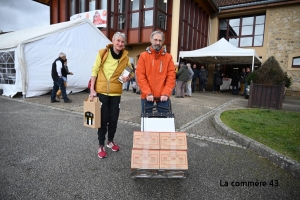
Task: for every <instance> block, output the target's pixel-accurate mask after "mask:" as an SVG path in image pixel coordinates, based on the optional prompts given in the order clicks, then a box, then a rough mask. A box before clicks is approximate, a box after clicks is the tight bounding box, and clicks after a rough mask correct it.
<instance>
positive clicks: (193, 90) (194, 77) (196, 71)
mask: <svg viewBox="0 0 300 200" xmlns="http://www.w3.org/2000/svg"><path fill="white" fill-rule="evenodd" d="M192 70H193V72H194V75H193V79H192V93H194V92H195V87H196V84H197V79H198V77H199V69H197V65H196V64H193V69H192ZM199 82H200V81H199Z"/></svg>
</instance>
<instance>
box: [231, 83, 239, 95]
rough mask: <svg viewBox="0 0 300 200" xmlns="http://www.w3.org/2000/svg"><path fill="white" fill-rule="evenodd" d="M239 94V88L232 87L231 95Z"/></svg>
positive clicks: (236, 86)
mask: <svg viewBox="0 0 300 200" xmlns="http://www.w3.org/2000/svg"><path fill="white" fill-rule="evenodd" d="M238 92H239V86H238V85H232V88H231V94H232V95H238Z"/></svg>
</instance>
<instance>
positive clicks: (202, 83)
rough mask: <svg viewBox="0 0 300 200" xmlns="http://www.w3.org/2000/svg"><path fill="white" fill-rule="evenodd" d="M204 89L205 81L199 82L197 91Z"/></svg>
mask: <svg viewBox="0 0 300 200" xmlns="http://www.w3.org/2000/svg"><path fill="white" fill-rule="evenodd" d="M203 89H206V80H200V86H199V91H202V90H203Z"/></svg>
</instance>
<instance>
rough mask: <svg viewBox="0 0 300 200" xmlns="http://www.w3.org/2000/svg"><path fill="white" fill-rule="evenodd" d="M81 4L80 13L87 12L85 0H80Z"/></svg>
mask: <svg viewBox="0 0 300 200" xmlns="http://www.w3.org/2000/svg"><path fill="white" fill-rule="evenodd" d="M79 4H80V6H79V13H83V12H85V0H80V2H79Z"/></svg>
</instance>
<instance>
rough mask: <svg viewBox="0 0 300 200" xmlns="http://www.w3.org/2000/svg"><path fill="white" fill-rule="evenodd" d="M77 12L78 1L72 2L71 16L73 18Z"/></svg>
mask: <svg viewBox="0 0 300 200" xmlns="http://www.w3.org/2000/svg"><path fill="white" fill-rule="evenodd" d="M75 11H76V0H71V3H70V16H73V15H75V14H76V13H75Z"/></svg>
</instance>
